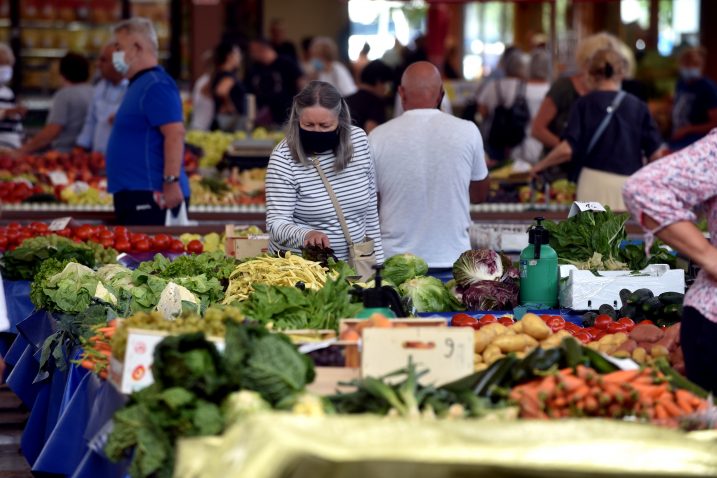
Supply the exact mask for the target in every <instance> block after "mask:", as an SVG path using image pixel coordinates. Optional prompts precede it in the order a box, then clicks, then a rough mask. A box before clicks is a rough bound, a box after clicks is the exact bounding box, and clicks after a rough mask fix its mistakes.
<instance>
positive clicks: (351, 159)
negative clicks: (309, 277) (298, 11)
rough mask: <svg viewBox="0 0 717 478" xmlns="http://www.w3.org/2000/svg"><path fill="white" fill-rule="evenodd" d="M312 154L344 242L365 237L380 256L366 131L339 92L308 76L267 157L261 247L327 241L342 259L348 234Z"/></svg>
mask: <svg viewBox="0 0 717 478" xmlns="http://www.w3.org/2000/svg"><path fill="white" fill-rule="evenodd" d="M314 161H316V164H317V165H318V168H320V169H321V170H322V171H323V173H324V174H325V176H326V178H327V180H328V182H329V184H330V185H331V188H332V189H333V192H334V194H335V195H336V200H337V202H338V203H339V205H340V206H341V210H342V212H343V216H344V218H345V222H346V224H347V227H348V231H349V233H350V237H351V240H352V242H361V241H363V240H364V239H365V238H370V239H373V241H374V252H375V255H376V260H377V262H379V263H381V262H383V258H384V255H383V248H382V246H381V231H380V229H379V223H378V210H377V200H376V181H375V175H374V167H373V161H372V160H371V153H370V151H369V148H368V142H367V139H366V133H364V131H363V130H362V129H361V128H359V127H357V126H351V115H350V113H349V109H348V106H346V102H345V101H344V100H343V99H342V98H341V94H340V93H339V92H338V91H337V90H336V88H334V87H333V86H331V85H330V84H328V83H325V82H322V81H312V82H310V83H309V84H308V85H307V86H306V87H305V88H304V89H303V90H302V91H300V92H299V94H297V95H296V96H295V97H294V101H293V104H292V107H291V113H290V115H289V122H288V124H287V132H286V138H285V139H284V140H283V141H282V142H281V143H279V144H278V145H277V146H276V148H275V149H274V152H273V153H272V154H271V158H270V160H269V166H268V168H267V172H266V224H267V228H268V231H269V235H270V243H269V250H270V251H271V252H278V251H286V250H288V251H293V252H299V251H300V249H301V248H302V247H306V246H319V247H330V248H332V249H333V250H334V253H335V254H336V256H337V257H338V258H339V259H341V260H347V259H348V257H349V247H348V241H347V239H346V236H345V235H344V233H343V230H342V226H341V222H340V221H339V218H338V214H337V210H336V209H335V208H334V205H333V202H332V199H331V197H330V195H329V193H328V191H327V188H326V186H325V184H324V182H323V181H322V179H321V176H320V175H319V171H318V168H317V166H316V165H315V164H314Z"/></svg>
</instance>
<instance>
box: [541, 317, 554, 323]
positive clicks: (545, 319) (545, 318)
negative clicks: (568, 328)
mask: <svg viewBox="0 0 717 478" xmlns="http://www.w3.org/2000/svg"><path fill="white" fill-rule="evenodd" d="M552 317H553V316H552V315H541V316H540V318H541V319H543V322H545V323H546V324H547V323H548V321H549V320H550V319H551V318H552Z"/></svg>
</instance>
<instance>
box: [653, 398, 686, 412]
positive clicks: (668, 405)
mask: <svg viewBox="0 0 717 478" xmlns="http://www.w3.org/2000/svg"><path fill="white" fill-rule="evenodd" d="M657 403H658V405H662V406H663V407H665V410H666V411H667V413H669V414H670V415H671V416H673V417H680V416H682V415H684V412H682V410H681V409H680V407H678V406H677V405H676V404H675V402H674V401H673V400H672V397H669V398H668V397H665V398H661V399H660V400H659V401H658V402H657Z"/></svg>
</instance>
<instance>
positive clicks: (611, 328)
mask: <svg viewBox="0 0 717 478" xmlns="http://www.w3.org/2000/svg"><path fill="white" fill-rule="evenodd" d="M626 331H627V327H626V326H625V325H624V324H621V323H619V322H613V323H611V324H610V325H608V327H607V333H608V334H616V333H618V332H626Z"/></svg>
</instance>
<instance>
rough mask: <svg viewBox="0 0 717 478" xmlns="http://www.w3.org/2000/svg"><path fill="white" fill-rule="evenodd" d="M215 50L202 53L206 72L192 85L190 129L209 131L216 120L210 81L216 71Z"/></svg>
mask: <svg viewBox="0 0 717 478" xmlns="http://www.w3.org/2000/svg"><path fill="white" fill-rule="evenodd" d="M213 57H214V52H213V51H211V50H208V51H206V52H205V53H204V55H202V58H203V62H204V65H205V67H204V73H202V74H201V75H200V76H199V78H197V81H195V82H194V87H192V119H191V121H190V123H189V129H190V130H194V131H208V130H209V128H211V126H212V121H214V99H213V98H212V91H211V87H210V83H211V81H212V72H213V71H214V61H213Z"/></svg>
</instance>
